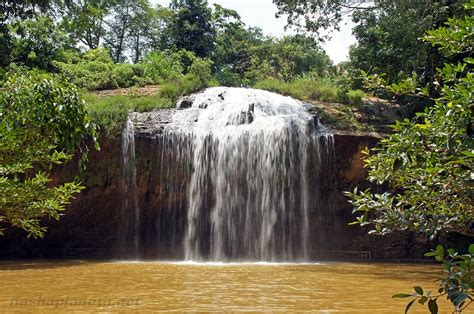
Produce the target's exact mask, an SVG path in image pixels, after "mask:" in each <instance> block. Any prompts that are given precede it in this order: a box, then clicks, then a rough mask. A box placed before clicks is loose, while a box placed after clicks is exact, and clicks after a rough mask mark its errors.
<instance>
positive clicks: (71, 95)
mask: <svg viewBox="0 0 474 314" xmlns="http://www.w3.org/2000/svg"><path fill="white" fill-rule="evenodd" d="M96 135H97V134H96V128H95V126H94V125H93V124H92V123H91V120H90V118H89V116H88V114H87V111H86V109H85V106H84V101H82V100H81V99H80V97H79V95H78V93H77V91H76V90H75V88H74V87H72V86H70V85H67V84H65V83H61V82H60V81H58V80H57V79H56V78H53V77H50V76H42V75H39V74H35V73H30V74H28V75H26V74H25V75H21V74H12V75H10V77H9V79H8V81H7V82H6V83H5V84H4V85H3V86H2V92H1V94H0V139H1V140H0V233H1V234H3V231H4V229H5V227H6V226H8V225H9V226H11V227H18V228H21V229H23V230H25V231H26V232H27V233H28V236H33V237H41V236H43V235H44V232H45V231H46V228H45V227H43V226H42V224H41V222H42V220H43V219H45V218H54V219H59V217H60V215H61V212H62V211H64V209H65V205H66V204H67V203H68V202H69V201H70V199H71V198H72V197H73V195H74V194H75V193H77V192H79V191H80V190H81V189H82V186H81V185H80V184H78V183H76V182H68V183H64V184H54V183H53V180H52V179H51V178H50V177H49V176H48V171H50V170H51V167H52V166H53V165H56V164H62V163H64V162H66V161H67V160H69V159H71V157H72V154H74V153H77V156H78V157H79V158H80V160H81V164H82V165H83V164H84V163H85V162H86V160H87V153H88V145H87V143H86V142H87V141H88V140H89V139H90V140H92V141H94V142H96V138H95V137H96ZM96 143H97V142H96ZM97 148H98V146H97Z"/></svg>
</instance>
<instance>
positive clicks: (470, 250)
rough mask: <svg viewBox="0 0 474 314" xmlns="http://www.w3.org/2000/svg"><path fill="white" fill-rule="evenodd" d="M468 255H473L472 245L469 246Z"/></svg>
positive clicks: (473, 246) (473, 245)
mask: <svg viewBox="0 0 474 314" xmlns="http://www.w3.org/2000/svg"><path fill="white" fill-rule="evenodd" d="M469 254H471V255H474V243H473V244H471V245H469Z"/></svg>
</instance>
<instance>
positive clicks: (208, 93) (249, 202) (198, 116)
mask: <svg viewBox="0 0 474 314" xmlns="http://www.w3.org/2000/svg"><path fill="white" fill-rule="evenodd" d="M307 106H308V105H307V104H304V103H303V102H300V101H297V100H295V99H292V98H290V97H285V96H281V95H277V94H274V93H270V92H266V91H261V90H251V89H244V88H222V87H216V88H210V89H207V90H205V91H204V92H201V93H199V94H196V95H193V96H192V99H189V98H187V99H184V100H182V101H181V102H179V103H178V106H177V109H178V110H176V111H175V112H174V113H173V116H172V119H171V121H169V122H168V123H166V125H165V126H164V127H163V130H162V131H161V132H160V134H159V135H157V136H158V137H160V140H161V141H162V142H163V143H171V144H173V145H166V146H167V147H168V148H167V149H171V150H174V153H173V154H171V155H172V156H173V158H174V159H180V160H184V161H186V162H187V163H189V164H190V167H191V174H190V178H189V186H188V192H187V221H186V224H185V226H184V229H185V230H184V232H185V235H184V240H183V241H184V243H183V246H184V256H185V258H186V259H187V260H201V261H202V260H213V261H306V260H308V258H309V254H310V252H309V251H310V247H311V243H310V233H311V228H310V227H311V226H310V216H311V214H312V213H314V211H317V210H320V209H321V208H320V207H321V206H322V205H321V204H322V203H321V201H320V200H319V198H320V196H321V186H322V181H323V180H325V178H321V173H322V171H324V168H325V167H330V163H329V160H330V158H329V156H330V154H331V150H332V149H333V147H332V145H333V144H332V143H333V141H332V135H331V134H330V133H329V131H328V130H327V129H326V128H325V127H324V126H322V125H321V124H320V123H319V121H317V120H316V119H315V118H314V116H313V115H311V114H310V113H309V112H308V108H307ZM127 130H128V131H127ZM130 130H132V131H130ZM133 137H134V136H133V124H132V123H131V121H130V120H129V121H128V122H127V128H126V129H125V130H124V136H123V139H124V143H125V142H127V144H126V145H124V152H123V153H124V156H125V155H127V156H129V157H127V158H128V159H127V160H126V161H127V163H131V164H133V162H131V160H129V159H133V158H134V156H131V155H129V154H130V152H131V151H134V150H133V148H132V147H133ZM124 160H125V158H124ZM162 162H165V161H164V160H163V161H162ZM129 171H130V170H129ZM131 172H132V175H131V178H132V182H131V183H130V185H129V186H128V188H129V189H131V190H133V189H136V182H135V183H133V180H135V176H136V170H135V169H133V170H131ZM131 190H130V191H129V192H127V193H131V194H132V195H134V197H135V198H131V199H130V201H131V202H132V204H125V206H124V207H125V208H126V209H127V210H129V207H130V206H134V207H135V209H134V210H135V213H136V216H137V217H136V220H135V221H138V218H139V217H138V216H139V210H138V206H137V201H136V191H135V192H133V191H131ZM131 211H133V210H131ZM136 228H137V229H138V226H136ZM135 244H136V245H138V243H135Z"/></svg>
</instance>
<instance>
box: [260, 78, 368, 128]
mask: <svg viewBox="0 0 474 314" xmlns="http://www.w3.org/2000/svg"><path fill="white" fill-rule="evenodd" d="M253 87H254V88H258V89H264V90H268V91H272V92H276V93H279V94H283V95H287V96H291V97H293V98H296V99H299V100H302V101H305V102H308V103H312V104H313V105H314V107H315V109H316V111H317V112H318V115H319V117H320V118H321V120H322V121H323V123H325V124H326V125H331V126H333V127H335V128H337V129H343V130H360V131H370V130H371V129H370V127H369V126H366V125H364V124H362V123H360V122H359V121H358V120H357V118H356V116H355V111H357V108H358V107H360V106H361V105H363V103H364V101H363V97H365V94H364V92H363V91H361V90H348V91H347V90H345V89H343V88H341V87H339V86H338V85H337V84H336V83H335V82H334V81H333V80H331V79H327V78H318V77H315V76H311V75H307V76H303V77H300V78H297V79H295V80H292V81H289V82H283V81H280V80H277V79H274V78H269V79H266V80H262V81H258V82H257V83H256V84H255V85H254V86H253Z"/></svg>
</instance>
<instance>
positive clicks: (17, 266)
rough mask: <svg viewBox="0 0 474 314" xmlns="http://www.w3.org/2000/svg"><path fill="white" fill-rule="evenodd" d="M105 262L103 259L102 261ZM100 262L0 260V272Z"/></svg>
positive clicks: (67, 266)
mask: <svg viewBox="0 0 474 314" xmlns="http://www.w3.org/2000/svg"><path fill="white" fill-rule="evenodd" d="M103 262H105V261H103ZM94 263H100V262H99V261H88V260H28V261H26V260H16V261H0V273H1V272H2V271H17V270H42V269H55V268H69V267H76V266H84V265H90V264H94Z"/></svg>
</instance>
